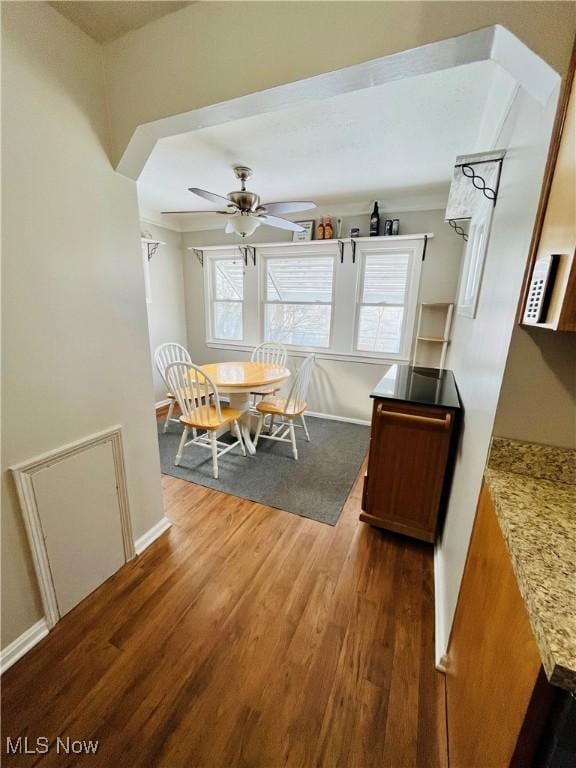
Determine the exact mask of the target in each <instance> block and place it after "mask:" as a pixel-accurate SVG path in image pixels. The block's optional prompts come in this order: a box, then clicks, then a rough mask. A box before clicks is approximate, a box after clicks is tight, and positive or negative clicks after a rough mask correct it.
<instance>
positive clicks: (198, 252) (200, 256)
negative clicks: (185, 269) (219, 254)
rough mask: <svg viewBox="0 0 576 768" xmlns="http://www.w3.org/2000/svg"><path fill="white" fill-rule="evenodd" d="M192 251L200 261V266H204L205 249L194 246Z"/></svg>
mask: <svg viewBox="0 0 576 768" xmlns="http://www.w3.org/2000/svg"><path fill="white" fill-rule="evenodd" d="M192 253H193V254H194V256H196V258H197V259H198V261H199V262H200V266H201V267H204V251H203V250H202V249H201V248H192Z"/></svg>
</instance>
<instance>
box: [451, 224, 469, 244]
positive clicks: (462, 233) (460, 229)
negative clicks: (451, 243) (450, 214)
mask: <svg viewBox="0 0 576 768" xmlns="http://www.w3.org/2000/svg"><path fill="white" fill-rule="evenodd" d="M448 224H450V226H451V227H452V229H453V230H454V232H456V234H457V235H460V237H461V238H462V240H464V242H465V243H467V242H468V235H467V234H466V231H465V230H464V228H463V227H461V226H460V224H458V222H457V221H456V219H448Z"/></svg>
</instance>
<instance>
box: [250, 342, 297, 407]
mask: <svg viewBox="0 0 576 768" xmlns="http://www.w3.org/2000/svg"><path fill="white" fill-rule="evenodd" d="M287 358H288V352H287V351H286V347H285V346H284V344H280V343H278V342H277V341H264V342H262V344H259V345H258V346H257V347H255V349H254V350H253V351H252V354H251V355H250V361H251V362H253V363H270V364H271V365H277V366H278V368H285V367H286V360H287ZM279 389H280V387H279V386H278V385H277V384H271V385H270V386H269V387H268V388H267V389H265V390H260V391H259V392H252V393H251V394H252V395H253V397H254V406H255V405H256V398H257V397H258V396H259V397H260V398H262V397H265V396H266V395H274V394H276V392H278V391H279Z"/></svg>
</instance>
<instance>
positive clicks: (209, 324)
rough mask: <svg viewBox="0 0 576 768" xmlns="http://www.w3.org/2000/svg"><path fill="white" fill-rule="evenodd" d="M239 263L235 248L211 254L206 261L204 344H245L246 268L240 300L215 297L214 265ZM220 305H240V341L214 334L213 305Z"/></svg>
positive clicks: (239, 259) (240, 258)
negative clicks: (223, 262) (224, 262)
mask: <svg viewBox="0 0 576 768" xmlns="http://www.w3.org/2000/svg"><path fill="white" fill-rule="evenodd" d="M231 260H234V261H240V262H242V257H241V256H240V255H239V253H238V250H237V249H236V248H227V249H222V250H221V251H219V252H218V253H211V254H210V258H209V259H207V260H206V267H207V268H206V269H204V310H205V322H206V343H212V344H242V345H244V344H246V268H245V267H244V274H243V281H242V298H241V299H217V298H216V296H215V291H216V285H215V280H214V269H215V264H216V262H218V261H231ZM216 303H220V304H226V303H227V304H240V306H241V310H242V338H240V339H222V338H219V337H217V336H216V335H215V333H214V330H215V329H214V326H215V322H214V305H215V304H216ZM208 340H209V341H208Z"/></svg>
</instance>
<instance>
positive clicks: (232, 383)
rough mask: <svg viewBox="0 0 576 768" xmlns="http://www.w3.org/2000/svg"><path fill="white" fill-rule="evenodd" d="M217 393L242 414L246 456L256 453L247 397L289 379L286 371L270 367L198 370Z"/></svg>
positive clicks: (244, 365)
mask: <svg viewBox="0 0 576 768" xmlns="http://www.w3.org/2000/svg"><path fill="white" fill-rule="evenodd" d="M202 370H203V371H206V373H207V374H208V376H210V378H211V379H212V381H213V382H214V384H216V386H217V387H218V391H219V392H224V393H226V394H227V395H229V397H230V405H231V407H232V408H237V409H238V410H239V411H242V418H241V419H240V429H241V430H242V437H243V438H244V444H245V445H246V450H247V451H248V453H252V454H254V453H256V448H255V446H254V443H253V442H252V437H251V435H250V412H249V411H250V393H251V392H266V391H268V390H269V389H270V386H271V385H272V384H277V385H278V387H279V386H280V384H282V382H283V381H286V379H287V378H289V376H290V371H289V370H288V368H281V367H279V366H277V365H273V364H271V363H242V362H234V363H209V364H207V365H203V366H202Z"/></svg>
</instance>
